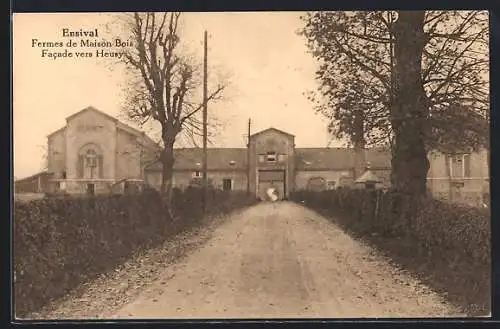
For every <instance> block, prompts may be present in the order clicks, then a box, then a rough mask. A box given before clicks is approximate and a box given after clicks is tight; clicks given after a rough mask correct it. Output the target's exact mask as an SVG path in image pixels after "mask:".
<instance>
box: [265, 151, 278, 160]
mask: <svg viewBox="0 0 500 329" xmlns="http://www.w3.org/2000/svg"><path fill="white" fill-rule="evenodd" d="M267 161H268V162H276V153H275V152H267Z"/></svg>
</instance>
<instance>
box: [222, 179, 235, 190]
mask: <svg viewBox="0 0 500 329" xmlns="http://www.w3.org/2000/svg"><path fill="white" fill-rule="evenodd" d="M222 189H223V190H224V191H231V190H232V189H233V182H232V180H231V179H230V178H224V179H223V180H222Z"/></svg>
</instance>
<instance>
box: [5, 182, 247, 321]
mask: <svg viewBox="0 0 500 329" xmlns="http://www.w3.org/2000/svg"><path fill="white" fill-rule="evenodd" d="M201 196H202V194H201V191H200V190H199V189H190V190H187V191H186V192H180V191H178V190H175V191H174V198H173V202H172V203H171V204H172V205H173V206H172V207H173V209H172V212H171V213H173V217H174V218H170V215H169V212H168V211H167V208H166V204H165V203H164V202H163V201H162V198H161V196H160V194H158V193H156V192H153V191H146V192H145V193H142V194H138V195H129V196H99V197H94V198H64V199H56V198H46V199H41V200H35V201H31V202H27V203H23V202H19V203H16V204H15V210H14V236H13V238H14V273H15V283H14V296H15V313H16V316H17V317H20V316H21V317H22V316H23V315H26V314H28V313H30V312H33V311H36V310H37V309H39V308H40V307H42V306H43V305H44V304H46V303H47V302H49V301H50V300H53V299H56V298H58V297H61V296H64V295H65V294H66V293H67V292H69V291H70V290H71V289H73V288H75V287H76V286H77V285H78V284H80V283H81V282H82V281H83V280H85V279H86V278H89V277H92V276H94V275H97V274H99V273H102V272H103V271H107V270H109V269H111V268H113V267H114V266H116V265H117V264H119V263H121V262H122V261H123V260H124V259H125V258H126V257H127V256H129V255H130V254H131V253H132V252H133V251H135V250H137V249H140V248H148V247H151V246H154V245H156V244H158V243H161V242H163V241H164V240H165V239H167V238H169V237H171V236H173V235H175V234H177V233H179V232H181V231H184V230H187V229H189V228H192V227H193V226H196V225H199V224H200V222H201V219H202V218H203V217H204V216H203V211H202V209H201V206H200V205H201V200H202V199H201ZM209 196H210V197H209V199H208V202H207V204H208V206H207V211H208V214H209V215H215V214H223V213H228V212H230V211H232V210H235V209H238V208H242V207H244V206H247V205H251V204H252V203H254V202H255V200H254V198H251V197H249V196H247V195H246V194H245V193H238V192H231V193H226V192H222V191H211V192H210V195H209Z"/></svg>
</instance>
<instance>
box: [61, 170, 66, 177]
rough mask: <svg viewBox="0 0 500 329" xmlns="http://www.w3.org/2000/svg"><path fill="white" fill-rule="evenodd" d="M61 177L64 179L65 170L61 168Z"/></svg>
mask: <svg viewBox="0 0 500 329" xmlns="http://www.w3.org/2000/svg"><path fill="white" fill-rule="evenodd" d="M61 178H62V179H66V171H65V170H63V171H62V172H61Z"/></svg>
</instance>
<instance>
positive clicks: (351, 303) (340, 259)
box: [107, 202, 460, 318]
mask: <svg viewBox="0 0 500 329" xmlns="http://www.w3.org/2000/svg"><path fill="white" fill-rule="evenodd" d="M459 315H460V314H459V313H458V311H457V310H456V309H454V307H452V306H451V305H447V304H446V303H445V302H444V300H443V299H442V298H441V297H439V296H438V295H436V294H435V293H433V292H431V291H429V289H428V288H426V287H425V286H423V285H421V284H419V283H418V282H417V281H416V280H415V279H413V278H411V277H410V276H408V275H405V274H403V273H401V272H400V271H399V270H397V269H395V268H393V267H392V266H390V265H389V264H388V262H387V261H386V260H385V259H383V258H382V257H381V256H379V255H376V254H374V252H373V251H372V250H371V249H370V248H369V247H367V246H365V245H363V244H361V243H360V242H357V241H355V240H353V239H352V238H350V237H349V236H348V235H346V234H345V233H343V232H342V231H341V230H340V229H339V228H337V227H336V226H334V225H333V224H332V223H330V222H328V221H327V220H326V219H324V218H322V217H321V216H319V215H318V214H316V213H314V212H312V211H310V210H308V209H306V208H303V207H301V206H298V205H295V204H292V203H287V202H283V203H275V204H259V205H257V206H254V207H252V208H250V209H248V210H246V211H244V212H242V213H240V214H238V215H235V216H234V218H232V219H231V220H230V221H228V222H226V223H225V224H224V225H222V226H221V227H219V228H218V229H217V230H216V231H215V234H214V236H213V238H212V239H211V240H210V241H209V242H208V243H207V244H206V245H205V246H203V247H202V248H200V249H198V250H197V251H195V252H193V253H192V254H191V255H189V256H188V257H187V258H185V259H184V260H183V261H181V262H179V263H177V264H174V265H172V266H169V267H167V268H165V270H164V272H163V273H160V275H159V277H158V279H157V280H156V281H154V282H152V283H151V284H150V285H149V286H148V287H147V288H146V289H145V290H144V291H143V292H142V293H140V294H139V295H138V296H137V297H136V298H135V300H133V301H131V302H130V303H128V304H126V305H124V306H123V307H121V308H120V309H118V310H117V311H116V312H114V313H113V314H109V316H107V317H110V318H254V317H259V318H262V317H273V318H275V317H287V318H296V317H337V318H338V317H343V318H349V317H423V316H429V317H433V316H437V317H443V316H459Z"/></svg>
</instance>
